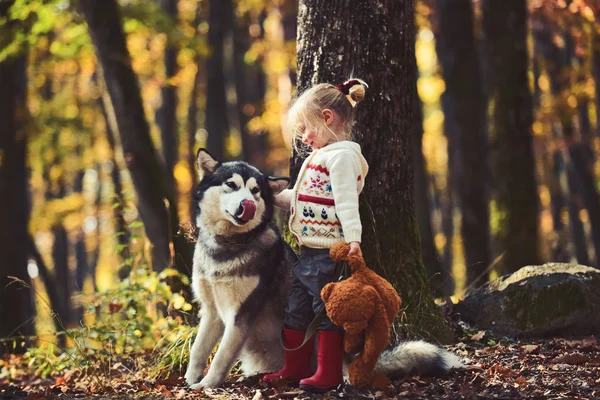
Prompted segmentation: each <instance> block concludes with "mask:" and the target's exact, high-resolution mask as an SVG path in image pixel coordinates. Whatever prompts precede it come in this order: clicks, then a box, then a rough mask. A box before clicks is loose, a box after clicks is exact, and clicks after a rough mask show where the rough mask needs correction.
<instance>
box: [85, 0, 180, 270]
mask: <svg viewBox="0 0 600 400" xmlns="http://www.w3.org/2000/svg"><path fill="white" fill-rule="evenodd" d="M79 8H80V10H81V11H82V13H83V15H84V17H85V19H86V21H87V23H88V27H89V32H90V36H91V37H92V41H93V43H94V47H95V48H96V54H97V57H98V60H99V62H100V64H101V65H102V71H103V75H104V81H105V82H106V86H107V90H108V93H109V95H110V101H111V107H110V108H111V110H110V112H114V115H115V119H116V125H117V127H118V134H119V136H120V141H121V145H122V148H123V153H124V158H125V161H126V163H127V168H128V169H129V171H130V173H131V177H132V180H133V184H134V186H135V189H136V192H137V194H138V204H139V211H140V216H141V219H142V222H143V223H144V226H145V230H146V235H147V236H148V239H149V240H150V242H151V243H152V246H153V248H152V264H153V267H154V269H156V270H162V269H164V268H165V267H167V266H170V265H171V263H172V256H171V250H170V242H171V240H170V239H171V234H172V233H173V232H171V231H172V229H171V226H170V221H169V212H168V210H167V209H166V204H165V200H167V201H168V203H169V204H173V201H172V197H171V196H170V193H169V191H168V184H167V182H166V179H165V174H164V169H163V168H162V167H161V165H160V164H159V162H158V158H157V154H156V150H155V148H154V146H153V144H152V140H151V138H150V129H149V126H148V123H147V121H146V118H145V116H144V108H143V105H142V98H141V95H140V89H139V85H138V81H137V77H136V76H135V73H134V72H133V69H132V67H131V59H130V56H129V52H128V50H127V47H126V45H125V35H124V34H123V29H122V26H121V18H120V16H119V10H118V6H117V2H116V1H115V0H103V1H102V7H100V6H99V2H98V1H97V0H81V1H80V2H79ZM107 111H108V110H107Z"/></svg>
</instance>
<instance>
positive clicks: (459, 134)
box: [436, 0, 491, 285]
mask: <svg viewBox="0 0 600 400" xmlns="http://www.w3.org/2000/svg"><path fill="white" fill-rule="evenodd" d="M437 12H438V15H439V19H438V24H439V34H438V35H437V36H436V47H437V52H438V54H439V57H440V62H441V65H442V71H443V72H442V76H443V77H444V80H445V81H446V91H445V92H444V96H446V97H445V100H444V102H443V103H442V104H443V105H444V107H443V109H444V115H445V118H448V119H450V120H452V121H453V123H451V124H447V125H445V126H446V127H448V128H451V129H452V131H451V132H447V133H446V136H447V137H448V140H449V141H454V142H455V144H453V147H454V149H455V160H454V161H455V165H454V167H455V168H454V170H455V173H456V175H455V182H456V186H455V189H456V195H457V198H458V202H459V207H460V210H461V214H462V219H461V235H462V239H463V247H464V254H465V265H466V268H467V284H469V285H470V284H474V283H475V280H476V279H478V282H477V283H478V284H479V283H485V282H487V280H488V274H487V273H486V270H487V268H488V266H489V265H490V262H491V255H490V224H489V220H490V218H489V210H488V195H487V194H488V188H487V187H486V182H488V181H489V177H490V174H489V166H488V163H487V160H488V143H487V132H486V115H485V113H486V109H485V96H484V92H483V86H482V78H481V66H480V63H479V60H480V58H479V56H478V52H477V46H476V43H475V37H474V32H473V29H474V28H473V10H472V7H471V1H470V0H454V1H449V0H438V1H437Z"/></svg>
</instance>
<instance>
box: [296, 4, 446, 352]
mask: <svg viewBox="0 0 600 400" xmlns="http://www.w3.org/2000/svg"><path fill="white" fill-rule="evenodd" d="M413 18H414V5H413V2H412V1H404V2H399V1H395V0H379V1H375V0H370V1H364V2H358V3H356V4H354V6H353V7H347V4H346V2H344V1H332V0H305V1H301V2H300V7H299V15H298V43H297V49H298V87H299V89H300V90H303V89H306V88H307V87H309V86H311V85H313V84H315V83H318V82H331V83H334V84H335V83H339V82H341V81H343V80H344V79H345V78H347V77H348V76H350V75H351V74H353V75H354V76H357V77H360V78H363V79H365V80H366V81H367V82H368V83H369V85H370V87H369V90H368V97H367V99H366V101H365V102H363V103H361V104H360V107H359V108H358V117H357V120H358V123H357V126H356V129H355V132H356V137H357V141H358V142H359V143H360V144H361V146H362V149H363V154H364V155H365V158H366V159H367V161H368V162H369V164H370V171H369V176H368V177H367V179H366V187H365V190H364V192H363V195H362V196H361V197H362V199H361V207H360V211H361V221H362V223H363V236H362V239H363V251H364V254H365V258H366V261H367V263H368V265H369V266H370V267H371V268H373V269H374V270H376V271H377V272H378V273H380V274H381V275H382V276H384V277H386V279H388V280H389V281H390V282H391V283H392V284H393V285H394V286H395V287H396V288H397V289H398V291H399V293H400V294H401V296H402V299H403V301H404V303H403V306H404V307H405V308H404V310H405V313H406V319H405V322H407V323H406V324H403V325H402V326H398V325H396V327H399V328H401V331H402V332H399V331H398V330H397V331H395V336H396V337H397V336H398V335H410V334H420V335H424V336H426V337H429V338H432V339H438V340H442V341H447V340H449V339H450V337H451V336H452V333H451V331H450V330H449V328H448V325H447V323H446V321H445V320H444V318H443V317H442V316H441V314H440V311H439V310H438V308H437V306H436V305H435V303H434V302H433V297H432V295H431V292H430V291H431V288H430V286H429V282H428V280H427V276H426V272H425V268H424V266H423V261H422V258H421V246H420V242H419V233H418V227H417V221H416V215H415V204H414V188H413V184H414V182H413V172H414V167H413V160H412V147H411V146H412V145H411V136H412V132H413V130H414V128H413V124H414V122H415V118H414V115H413V114H414V111H415V110H414V104H415V99H414V96H415V92H414V90H413V86H414V83H415V80H416V77H417V68H416V63H415V62H414V50H415V49H414V41H415V32H414V21H413ZM294 162H295V160H292V169H291V171H290V172H291V173H294V174H295V175H296V176H297V172H295V170H296V166H297V165H294Z"/></svg>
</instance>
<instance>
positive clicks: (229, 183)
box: [225, 181, 237, 190]
mask: <svg viewBox="0 0 600 400" xmlns="http://www.w3.org/2000/svg"><path fill="white" fill-rule="evenodd" d="M225 184H226V185H227V186H229V187H230V188H231V189H234V190H235V189H237V185H236V184H235V183H233V182H231V181H229V182H225Z"/></svg>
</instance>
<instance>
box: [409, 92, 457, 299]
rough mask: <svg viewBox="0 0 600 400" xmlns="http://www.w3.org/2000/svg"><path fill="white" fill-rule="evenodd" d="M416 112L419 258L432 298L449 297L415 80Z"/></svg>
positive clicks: (449, 282)
mask: <svg viewBox="0 0 600 400" xmlns="http://www.w3.org/2000/svg"><path fill="white" fill-rule="evenodd" d="M413 90H414V91H415V94H414V99H415V112H414V115H413V116H414V119H415V120H414V123H413V138H412V153H413V160H414V168H415V179H414V180H415V200H416V201H415V212H416V215H417V223H418V225H419V234H420V238H421V255H422V257H423V264H424V265H425V270H426V271H427V277H428V278H429V282H430V286H431V288H432V290H433V294H434V296H435V297H446V296H451V295H452V294H453V293H454V281H453V279H452V275H451V273H450V270H449V269H445V268H444V263H442V260H441V258H440V256H439V254H438V251H437V249H436V248H435V241H434V238H433V229H432V226H431V206H430V204H431V201H430V195H429V187H430V178H429V174H428V173H427V167H426V165H425V157H423V111H422V109H421V107H422V104H421V100H420V99H419V94H418V92H417V81H416V80H415V84H414V88H413Z"/></svg>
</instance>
